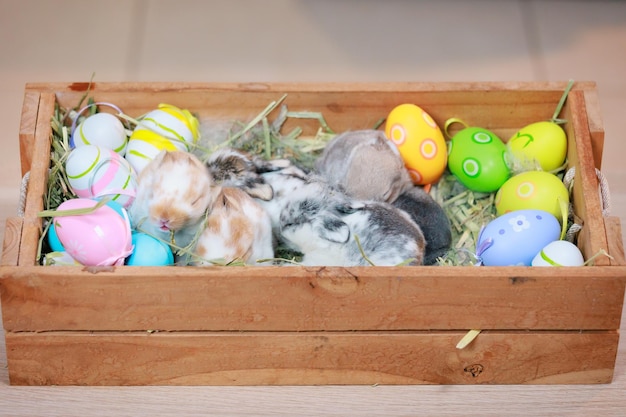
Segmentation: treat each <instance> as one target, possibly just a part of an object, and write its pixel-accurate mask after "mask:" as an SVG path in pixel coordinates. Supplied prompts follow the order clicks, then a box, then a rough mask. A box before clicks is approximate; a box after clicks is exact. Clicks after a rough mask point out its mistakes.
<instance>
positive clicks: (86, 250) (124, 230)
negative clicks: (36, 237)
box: [54, 198, 133, 266]
mask: <svg viewBox="0 0 626 417" xmlns="http://www.w3.org/2000/svg"><path fill="white" fill-rule="evenodd" d="M97 203H98V202H97V201H95V200H92V199H87V198H75V199H71V200H67V201H64V202H63V203H61V204H60V205H59V207H58V208H57V210H58V211H63V210H73V209H84V208H92V207H94V206H95V205H96V204H97ZM54 225H55V228H56V233H57V235H58V237H59V241H60V242H61V244H62V245H63V247H64V248H65V251H66V252H67V253H68V254H69V255H70V256H71V257H72V258H73V259H75V260H76V261H77V262H80V263H81V264H82V265H87V266H108V265H123V263H124V259H125V258H126V257H127V256H128V255H130V254H131V252H132V249H133V247H132V237H131V229H130V222H129V220H128V216H124V217H122V216H120V215H119V214H118V213H117V212H116V211H115V210H114V209H113V208H111V207H110V206H107V205H103V206H101V207H99V208H97V209H95V210H94V211H92V212H89V213H87V214H78V215H70V216H58V217H55V218H54Z"/></svg>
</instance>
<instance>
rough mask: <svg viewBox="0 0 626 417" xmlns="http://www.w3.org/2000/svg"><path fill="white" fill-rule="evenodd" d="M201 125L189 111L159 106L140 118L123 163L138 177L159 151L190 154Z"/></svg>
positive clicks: (167, 105) (163, 105)
mask: <svg viewBox="0 0 626 417" xmlns="http://www.w3.org/2000/svg"><path fill="white" fill-rule="evenodd" d="M199 126H200V123H199V121H198V119H197V118H196V117H195V116H193V115H192V114H191V113H190V112H189V111H188V110H182V109H179V108H178V107H175V106H171V105H169V104H160V105H159V107H158V108H157V109H156V110H153V111H151V112H149V113H148V114H146V115H145V116H143V117H142V118H141V120H140V124H138V125H137V127H136V128H135V130H134V131H133V133H132V134H131V136H130V138H129V141H128V148H127V150H126V159H127V160H128V162H130V164H131V166H132V167H133V168H134V169H135V171H136V172H137V173H140V172H141V171H142V170H143V168H145V166H146V165H147V164H148V162H150V161H151V160H152V159H153V158H154V157H155V156H156V155H158V153H159V152H161V151H162V150H167V151H176V150H180V151H189V150H190V146H191V144H194V143H196V142H197V141H198V138H199V137H200V130H199V129H200V128H199Z"/></svg>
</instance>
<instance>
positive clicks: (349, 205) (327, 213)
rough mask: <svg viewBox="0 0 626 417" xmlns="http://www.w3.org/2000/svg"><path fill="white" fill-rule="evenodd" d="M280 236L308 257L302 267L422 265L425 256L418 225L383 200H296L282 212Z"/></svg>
mask: <svg viewBox="0 0 626 417" xmlns="http://www.w3.org/2000/svg"><path fill="white" fill-rule="evenodd" d="M280 234H281V236H282V237H283V240H284V242H285V243H286V244H287V245H288V246H289V247H291V248H292V249H294V250H296V251H298V252H300V253H302V254H303V255H304V256H303V258H302V264H303V265H318V266H366V265H371V264H373V265H376V266H393V265H400V264H408V265H421V264H422V263H423V259H424V247H425V241H424V235H423V234H422V231H421V230H420V228H419V226H417V225H416V224H415V223H414V222H413V221H412V220H411V219H410V217H409V216H408V215H407V214H406V213H405V212H403V211H402V210H398V209H396V208H395V207H393V206H391V205H390V204H387V203H383V202H376V201H368V202H361V201H355V200H350V199H341V198H330V199H328V198H325V196H321V197H320V196H309V197H304V196H303V198H295V199H293V200H292V201H290V202H289V203H288V204H287V206H286V207H285V208H284V209H283V210H282V212H281V214H280ZM357 239H358V242H357ZM359 246H360V247H359ZM364 255H365V256H364ZM365 257H367V259H366V258H365ZM368 260H369V261H368Z"/></svg>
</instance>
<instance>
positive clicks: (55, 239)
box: [46, 201, 126, 252]
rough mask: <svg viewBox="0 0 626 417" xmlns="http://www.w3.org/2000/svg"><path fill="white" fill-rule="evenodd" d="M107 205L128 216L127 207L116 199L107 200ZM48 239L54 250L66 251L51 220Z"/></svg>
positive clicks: (121, 214)
mask: <svg viewBox="0 0 626 417" xmlns="http://www.w3.org/2000/svg"><path fill="white" fill-rule="evenodd" d="M106 205H107V206H109V207H111V208H112V209H113V210H115V211H116V213H117V214H119V215H120V216H121V217H122V218H123V217H124V216H126V214H125V213H126V209H125V208H124V207H122V205H121V204H119V203H117V202H115V201H107V203H106ZM46 239H47V240H48V245H49V246H50V249H51V251H52V252H64V251H65V248H64V247H63V244H62V243H61V241H60V240H59V236H58V235H57V231H56V227H55V226H54V222H51V223H50V227H48V234H47V236H46Z"/></svg>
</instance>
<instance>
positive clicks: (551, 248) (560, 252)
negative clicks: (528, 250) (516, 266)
mask: <svg viewBox="0 0 626 417" xmlns="http://www.w3.org/2000/svg"><path fill="white" fill-rule="evenodd" d="M584 264H585V259H584V258H583V254H582V253H581V252H580V249H578V246H576V245H574V244H573V243H571V242H568V241H567V240H555V241H554V242H550V243H548V244H547V245H546V246H545V247H544V248H543V249H541V251H539V253H538V254H537V255H535V257H534V258H533V260H532V263H531V265H532V266H583V265H584Z"/></svg>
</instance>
